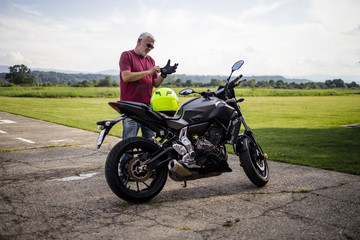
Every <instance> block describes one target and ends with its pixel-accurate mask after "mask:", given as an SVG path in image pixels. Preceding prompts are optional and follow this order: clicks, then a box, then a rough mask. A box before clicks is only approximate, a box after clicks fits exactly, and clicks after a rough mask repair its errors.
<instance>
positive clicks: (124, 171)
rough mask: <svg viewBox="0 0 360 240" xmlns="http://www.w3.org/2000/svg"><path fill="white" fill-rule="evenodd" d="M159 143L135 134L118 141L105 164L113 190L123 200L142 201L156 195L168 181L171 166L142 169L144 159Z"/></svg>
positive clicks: (108, 182) (109, 183)
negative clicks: (140, 169) (132, 136)
mask: <svg viewBox="0 0 360 240" xmlns="http://www.w3.org/2000/svg"><path fill="white" fill-rule="evenodd" d="M158 148H159V146H158V145H157V144H156V143H154V142H153V141H151V140H148V139H145V138H141V137H134V138H128V139H125V140H123V141H121V142H119V143H118V144H116V145H115V146H114V147H113V148H112V150H111V151H110V153H109V155H108V157H107V159H106V163H105V177H106V181H107V184H108V185H109V187H110V189H111V190H112V191H113V192H114V193H115V194H116V195H117V196H118V197H119V198H121V199H123V200H125V201H128V202H132V203H142V202H146V201H149V200H150V199H152V198H154V197H155V196H156V195H157V194H158V193H159V192H160V191H161V190H162V189H163V187H164V185H165V182H166V180H167V174H168V168H167V166H165V167H162V168H161V169H156V170H152V171H145V172H144V171H139V168H138V166H140V164H141V162H143V161H145V160H147V159H148V156H149V154H151V153H154V152H155V151H156V150H158Z"/></svg>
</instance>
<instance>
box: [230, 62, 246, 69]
mask: <svg viewBox="0 0 360 240" xmlns="http://www.w3.org/2000/svg"><path fill="white" fill-rule="evenodd" d="M243 64H244V60H240V61H237V62H236V63H235V64H234V66H232V71H236V70H238V69H239V68H241V66H242V65H243Z"/></svg>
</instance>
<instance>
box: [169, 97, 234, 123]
mask: <svg viewBox="0 0 360 240" xmlns="http://www.w3.org/2000/svg"><path fill="white" fill-rule="evenodd" d="M176 115H177V116H179V117H180V118H179V119H176V120H175V119H169V120H168V121H167V124H168V126H169V127H171V128H175V129H181V128H182V127H184V126H187V125H193V124H195V125H197V124H201V125H203V123H206V122H209V121H210V120H211V119H214V118H217V119H219V120H225V121H230V120H231V119H232V118H233V117H234V116H235V115H236V111H235V109H234V108H232V107H231V106H229V105H228V104H226V103H225V102H224V101H223V100H221V99H219V98H216V97H209V98H204V97H197V98H194V99H191V100H190V101H188V102H186V103H184V104H183V105H182V106H181V108H180V109H179V110H178V112H177V114H176ZM199 126H200V125H199Z"/></svg>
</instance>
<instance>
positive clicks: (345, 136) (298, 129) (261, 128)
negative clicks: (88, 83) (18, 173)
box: [0, 94, 360, 174]
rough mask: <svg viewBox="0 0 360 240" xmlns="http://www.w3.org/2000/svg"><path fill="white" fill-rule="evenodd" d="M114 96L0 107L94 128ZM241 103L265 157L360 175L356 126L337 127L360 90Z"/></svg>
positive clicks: (353, 111) (354, 108) (14, 100)
mask: <svg viewBox="0 0 360 240" xmlns="http://www.w3.org/2000/svg"><path fill="white" fill-rule="evenodd" d="M188 99H189V98H180V102H181V104H182V103H183V102H185V101H186V100H188ZM117 100H118V98H117V97H114V98H24V97H22V98H18V97H0V102H1V104H0V111H5V112H10V113H15V114H19V115H23V116H28V117H32V118H37V119H42V120H45V121H49V122H54V123H59V124H63V125H67V126H72V127H76V128H81V129H85V130H89V131H98V130H97V129H96V122H97V121H99V120H106V119H113V118H114V117H116V116H118V113H117V112H116V111H115V110H113V109H112V108H111V107H109V106H108V104H107V103H108V102H110V101H117ZM241 107H242V110H243V113H244V115H245V118H246V120H247V122H248V123H249V125H250V126H251V128H252V129H253V130H254V132H255V135H256V137H257V139H258V141H259V142H260V144H261V146H262V147H263V149H264V151H265V152H267V153H268V154H269V158H270V160H275V161H282V162H288V163H294V164H301V165H307V166H312V167H318V168H323V169H330V170H336V171H341V172H347V173H352V174H360V140H359V136H360V128H348V127H342V126H341V125H347V124H353V123H360V95H357V94H351V95H347V96H321V97H320V96H307V97H246V98H245V101H244V102H243V103H241ZM121 132H122V126H121V124H118V125H116V126H115V127H114V128H113V130H112V131H111V134H113V135H115V136H120V135H121ZM95 141H96V139H94V144H95ZM229 150H230V152H231V151H232V149H231V148H229Z"/></svg>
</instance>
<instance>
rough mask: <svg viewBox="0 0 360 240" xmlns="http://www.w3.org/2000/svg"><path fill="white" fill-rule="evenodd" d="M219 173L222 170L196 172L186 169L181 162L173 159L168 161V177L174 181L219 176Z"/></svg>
mask: <svg viewBox="0 0 360 240" xmlns="http://www.w3.org/2000/svg"><path fill="white" fill-rule="evenodd" d="M220 174H222V172H211V173H207V174H200V173H198V172H195V171H191V170H189V169H186V168H185V167H184V166H183V165H182V164H181V163H179V162H178V161H176V160H175V159H174V160H171V161H170V162H169V177H170V178H171V179H172V180H174V181H190V180H195V179H199V178H207V177H214V176H219V175H220Z"/></svg>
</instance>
